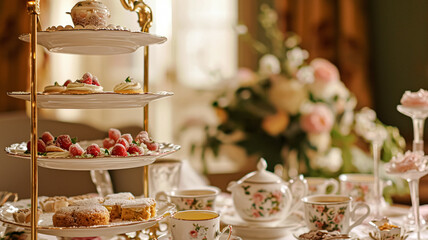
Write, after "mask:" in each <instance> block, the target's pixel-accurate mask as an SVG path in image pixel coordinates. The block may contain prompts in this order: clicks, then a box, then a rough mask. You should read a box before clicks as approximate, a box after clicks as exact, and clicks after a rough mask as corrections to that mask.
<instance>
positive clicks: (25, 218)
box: [13, 208, 42, 223]
mask: <svg viewBox="0 0 428 240" xmlns="http://www.w3.org/2000/svg"><path fill="white" fill-rule="evenodd" d="M40 214H42V210H41V209H40V208H37V215H38V217H39V216H40ZM13 219H14V220H15V222H17V223H29V222H30V221H31V209H30V208H23V209H19V210H18V211H16V212H14V213H13Z"/></svg>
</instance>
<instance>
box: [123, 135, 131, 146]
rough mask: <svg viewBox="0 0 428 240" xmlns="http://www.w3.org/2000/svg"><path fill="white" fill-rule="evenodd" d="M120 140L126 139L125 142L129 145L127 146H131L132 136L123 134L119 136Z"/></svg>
mask: <svg viewBox="0 0 428 240" xmlns="http://www.w3.org/2000/svg"><path fill="white" fill-rule="evenodd" d="M121 138H125V139H126V141H128V143H129V144H131V143H132V136H131V134H129V133H127V134H123V135H122V136H121Z"/></svg>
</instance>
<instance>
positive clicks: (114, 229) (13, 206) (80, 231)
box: [0, 199, 175, 237]
mask: <svg viewBox="0 0 428 240" xmlns="http://www.w3.org/2000/svg"><path fill="white" fill-rule="evenodd" d="M30 202H31V201H30V199H24V200H20V201H18V202H16V203H6V204H5V205H3V206H2V207H1V208H0V221H1V222H4V223H7V224H11V225H13V226H17V227H23V228H26V229H30V225H29V224H25V223H17V222H15V220H14V219H13V215H12V214H13V213H14V212H16V211H18V209H22V208H28V207H29V206H30ZM156 205H157V206H156V209H157V216H156V217H155V218H151V219H149V220H147V221H117V222H112V223H111V224H109V225H97V226H91V227H54V226H53V224H52V215H53V213H43V214H42V215H41V216H40V219H39V226H38V228H37V230H38V232H39V233H42V234H46V235H53V236H59V237H96V236H112V235H117V234H122V233H128V232H136V231H139V230H143V229H146V228H149V227H151V226H153V225H155V224H156V223H157V222H159V221H161V220H163V219H165V218H167V217H168V216H169V215H170V214H171V213H173V212H174V211H175V205H174V204H172V203H168V202H164V201H157V204H156Z"/></svg>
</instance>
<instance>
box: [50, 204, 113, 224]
mask: <svg viewBox="0 0 428 240" xmlns="http://www.w3.org/2000/svg"><path fill="white" fill-rule="evenodd" d="M52 222H53V225H54V226H55V227H81V226H94V225H108V224H109V222H110V215H109V213H108V211H107V209H106V208H105V207H103V206H100V205H95V206H71V207H64V208H61V209H59V210H58V211H56V212H55V214H54V215H53V216H52Z"/></svg>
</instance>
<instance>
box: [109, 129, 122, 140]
mask: <svg viewBox="0 0 428 240" xmlns="http://www.w3.org/2000/svg"><path fill="white" fill-rule="evenodd" d="M121 135H122V134H120V131H119V129H116V128H110V129H109V130H108V137H109V138H111V139H113V140H114V141H117V139H119V138H120V136H121Z"/></svg>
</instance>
